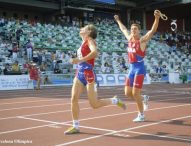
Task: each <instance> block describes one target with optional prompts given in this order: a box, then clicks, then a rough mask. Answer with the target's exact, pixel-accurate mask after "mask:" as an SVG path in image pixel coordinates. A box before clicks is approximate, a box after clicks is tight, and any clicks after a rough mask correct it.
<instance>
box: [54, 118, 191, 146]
mask: <svg viewBox="0 0 191 146" xmlns="http://www.w3.org/2000/svg"><path fill="white" fill-rule="evenodd" d="M190 117H191V115H189V116H184V117H179V118H174V119H169V120H164V121H159V122H156V123H152V124H145V125H142V126H137V127H133V128H127V129H122V130H118V131H115V132H108V133H105V134H102V135H97V136H91V137H88V138H83V139H79V140H75V141H71V142H66V143H62V144H57V145H55V146H66V145H71V144H74V143H80V142H83V141H88V140H92V139H98V138H101V137H104V136H107V135H113V134H116V133H120V132H126V131H130V130H133V129H138V128H143V127H148V126H152V125H158V124H161V123H165V122H170V121H174V120H180V119H186V118H190ZM185 141H187V140H185ZM189 141H190V140H189Z"/></svg>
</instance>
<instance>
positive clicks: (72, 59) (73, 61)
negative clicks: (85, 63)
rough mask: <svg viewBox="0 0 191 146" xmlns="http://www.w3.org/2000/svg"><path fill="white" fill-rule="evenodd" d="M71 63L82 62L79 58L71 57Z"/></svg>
mask: <svg viewBox="0 0 191 146" xmlns="http://www.w3.org/2000/svg"><path fill="white" fill-rule="evenodd" d="M70 63H72V64H78V63H80V60H79V59H78V58H71V59H70Z"/></svg>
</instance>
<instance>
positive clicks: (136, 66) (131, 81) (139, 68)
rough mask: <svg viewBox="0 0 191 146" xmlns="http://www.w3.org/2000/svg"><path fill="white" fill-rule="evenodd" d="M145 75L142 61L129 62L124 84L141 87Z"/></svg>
mask: <svg viewBox="0 0 191 146" xmlns="http://www.w3.org/2000/svg"><path fill="white" fill-rule="evenodd" d="M145 75H146V70H145V66H144V62H135V63H131V64H130V68H129V73H128V75H127V78H126V82H125V85H126V86H129V87H135V88H139V89H142V86H143V81H144V77H145Z"/></svg>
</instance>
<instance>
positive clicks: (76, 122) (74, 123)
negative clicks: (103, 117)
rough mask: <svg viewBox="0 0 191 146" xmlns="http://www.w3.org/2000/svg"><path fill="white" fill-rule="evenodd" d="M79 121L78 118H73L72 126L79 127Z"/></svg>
mask: <svg viewBox="0 0 191 146" xmlns="http://www.w3.org/2000/svg"><path fill="white" fill-rule="evenodd" d="M79 125H80V122H79V121H78V120H73V127H75V128H76V129H79Z"/></svg>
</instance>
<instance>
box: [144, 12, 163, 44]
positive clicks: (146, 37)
mask: <svg viewBox="0 0 191 146" xmlns="http://www.w3.org/2000/svg"><path fill="white" fill-rule="evenodd" d="M154 16H155V20H154V23H153V26H152V28H151V30H149V31H148V32H147V33H146V35H144V36H143V37H142V38H141V42H145V43H146V42H148V41H149V40H150V39H151V38H152V36H153V35H154V33H155V32H156V31H157V28H158V24H159V18H160V12H159V11H157V10H155V11H154Z"/></svg>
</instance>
